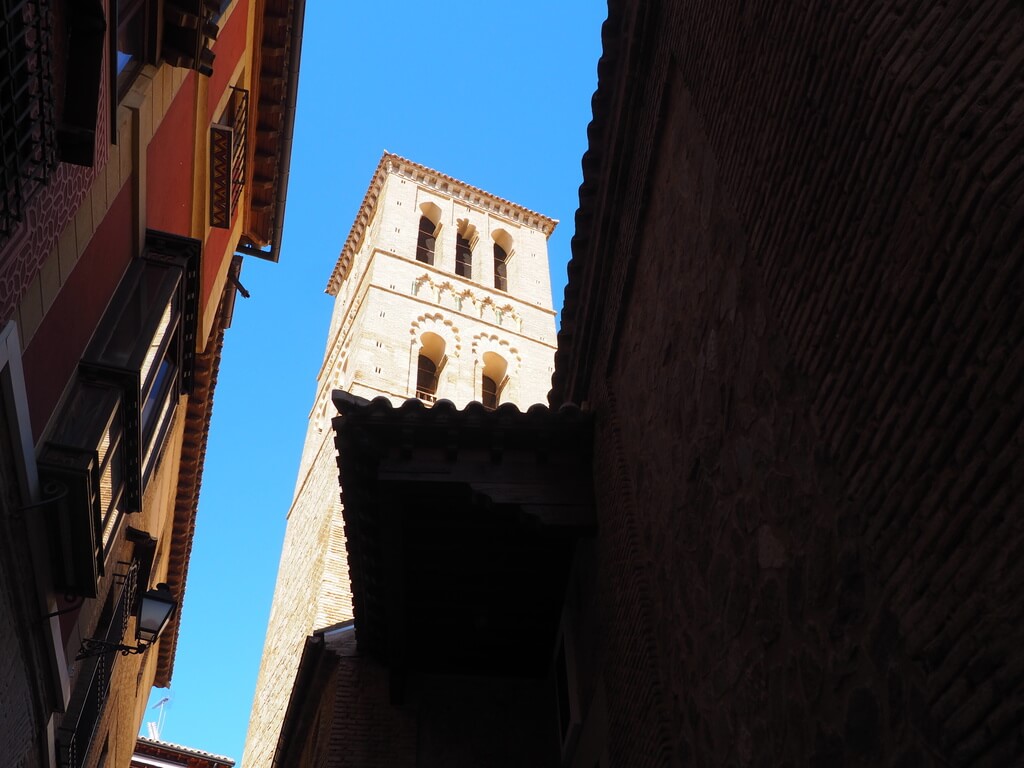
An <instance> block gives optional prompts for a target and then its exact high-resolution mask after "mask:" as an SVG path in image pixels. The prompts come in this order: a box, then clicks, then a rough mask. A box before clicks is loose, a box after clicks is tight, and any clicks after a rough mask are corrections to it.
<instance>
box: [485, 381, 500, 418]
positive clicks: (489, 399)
mask: <svg viewBox="0 0 1024 768" xmlns="http://www.w3.org/2000/svg"><path fill="white" fill-rule="evenodd" d="M482 400H483V404H484V408H486V409H487V410H489V411H493V410H494V409H495V408H497V407H498V382H496V381H495V380H494V379H492V378H491V377H490V376H488V375H487V374H486V373H485V374H484V377H483V397H482Z"/></svg>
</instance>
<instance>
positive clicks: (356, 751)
mask: <svg viewBox="0 0 1024 768" xmlns="http://www.w3.org/2000/svg"><path fill="white" fill-rule="evenodd" d="M337 652H338V654H339V656H341V658H340V659H339V660H338V664H337V666H336V667H335V670H334V673H333V680H332V686H331V688H330V689H329V692H330V693H332V694H333V697H334V701H333V710H332V711H331V715H330V717H331V733H330V740H329V742H327V743H326V744H325V745H324V747H325V748H326V755H327V757H326V765H327V766H328V767H329V768H415V766H416V715H415V713H414V712H410V711H408V710H407V709H404V708H401V707H395V706H392V704H391V694H390V675H389V673H388V670H387V669H386V668H384V667H383V666H381V665H380V664H378V663H377V662H375V661H373V660H372V659H369V658H367V657H363V656H357V655H355V653H356V650H355V638H354V637H349V638H346V643H345V645H344V646H343V647H341V648H339V649H338V650H337ZM325 698H326V697H325ZM314 764H316V763H314Z"/></svg>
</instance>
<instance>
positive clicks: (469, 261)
mask: <svg viewBox="0 0 1024 768" xmlns="http://www.w3.org/2000/svg"><path fill="white" fill-rule="evenodd" d="M455 274H457V275H458V276H459V277H467V278H471V277H473V251H472V250H471V249H470V245H469V240H467V239H466V238H464V237H463V236H462V235H456V236H455Z"/></svg>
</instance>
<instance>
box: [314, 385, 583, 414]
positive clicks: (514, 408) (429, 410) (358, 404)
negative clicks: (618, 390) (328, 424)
mask: <svg viewBox="0 0 1024 768" xmlns="http://www.w3.org/2000/svg"><path fill="white" fill-rule="evenodd" d="M332 400H333V401H334V404H335V406H337V408H338V410H339V411H340V412H341V414H342V416H347V415H351V414H352V413H355V412H357V411H362V412H364V413H366V414H373V413H392V412H395V411H399V412H402V413H417V414H423V415H427V414H429V415H430V416H432V417H436V418H449V417H451V416H452V415H460V416H473V417H477V418H491V419H501V418H502V417H505V416H516V415H526V416H551V417H556V418H559V419H566V420H569V419H578V418H581V417H582V415H583V413H584V411H583V410H582V409H581V408H580V407H579V406H578V405H576V404H575V403H562V404H561V405H559V406H558V407H557V408H552V407H551V406H549V405H545V404H544V403H534V404H533V405H530V406H529V407H527V409H526V410H525V411H524V410H521V409H520V408H519V406H518V405H516V404H515V403H502V404H501V405H499V406H498V407H497V408H496V409H488V408H485V407H484V405H483V403H481V402H480V401H478V400H473V401H471V402H469V403H467V404H466V405H465V407H463V408H461V409H460V408H458V407H457V406H456V405H455V403H453V402H452V401H451V400H447V399H445V398H441V399H440V400H438V401H436V402H435V403H433V404H432V405H429V406H428V405H426V404H425V403H424V402H423V401H422V400H420V399H418V398H415V397H411V398H409V399H407V400H405V401H403V402H402V403H401V404H400V405H397V406H396V405H395V404H394V403H392V402H391V400H390V399H388V398H386V397H383V396H380V397H375V398H374V399H373V400H367V399H366V398H362V397H358V396H357V395H350V394H349V393H348V392H344V391H342V390H335V391H334V393H333V395H332Z"/></svg>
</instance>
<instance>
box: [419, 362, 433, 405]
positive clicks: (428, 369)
mask: <svg viewBox="0 0 1024 768" xmlns="http://www.w3.org/2000/svg"><path fill="white" fill-rule="evenodd" d="M416 397H418V398H419V399H420V400H424V401H426V402H428V403H432V402H434V400H436V399H437V365H435V364H434V361H433V360H431V359H430V358H429V357H427V356H426V355H424V354H423V353H422V352H420V356H419V360H418V362H417V365H416Z"/></svg>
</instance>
